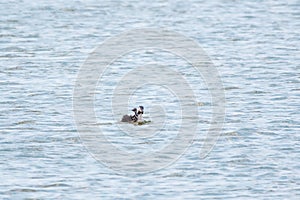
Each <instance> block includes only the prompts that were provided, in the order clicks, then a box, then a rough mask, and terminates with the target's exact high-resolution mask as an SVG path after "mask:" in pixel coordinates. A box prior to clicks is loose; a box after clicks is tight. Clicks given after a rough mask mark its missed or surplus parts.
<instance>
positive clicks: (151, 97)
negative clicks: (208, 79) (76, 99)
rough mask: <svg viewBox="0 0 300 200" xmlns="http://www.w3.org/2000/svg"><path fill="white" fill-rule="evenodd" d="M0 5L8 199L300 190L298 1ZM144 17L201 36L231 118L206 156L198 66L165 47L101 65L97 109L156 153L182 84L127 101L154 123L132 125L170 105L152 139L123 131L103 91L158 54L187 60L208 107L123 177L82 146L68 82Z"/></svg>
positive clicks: (1, 140) (110, 126) (107, 126)
mask: <svg viewBox="0 0 300 200" xmlns="http://www.w3.org/2000/svg"><path fill="white" fill-rule="evenodd" d="M0 13H1V16H0V86H1V87H0V94H1V97H0V103H1V106H0V111H1V112H0V131H1V134H0V177H1V182H0V199H23V198H26V199H154V198H155V199H232V198H238V199H254V198H258V199H299V197H300V176H299V174H300V120H299V119H300V114H299V113H300V58H299V55H300V48H299V44H300V40H299V35H300V2H299V1H298V0H290V1H287V2H284V1H273V0H265V1H264V0H255V1H239V0H238V1H225V0H213V1H201V0H200V1H196V0H189V1H172V2H167V1H156V0H154V1H151V3H149V2H146V1H96V0H88V1H72V2H71V1H69V2H64V1H50V2H48V1H38V2H35V1H29V0H24V1H2V2H1V3H0ZM141 27H151V28H161V27H163V28H167V29H169V30H173V31H176V32H178V33H180V34H183V35H184V36H186V37H189V38H191V39H193V40H195V41H196V42H198V43H199V45H200V46H201V47H202V48H203V49H204V50H205V51H206V53H207V54H208V55H209V57H210V58H211V60H212V62H213V63H214V64H215V66H216V67H217V69H218V70H219V73H220V76H221V78H222V82H223V86H224V91H225V96H226V103H225V106H226V118H225V123H224V127H223V131H222V134H221V136H220V138H219V140H218V142H217V144H216V145H215V146H214V148H213V150H212V151H211V152H210V154H209V155H208V156H207V157H206V158H205V159H200V158H199V152H200V149H201V145H202V141H203V138H204V137H205V134H206V132H207V129H208V127H209V123H210V120H211V117H212V116H211V115H212V112H211V109H212V108H211V97H210V96H209V91H208V90H207V87H206V85H205V81H203V80H202V78H201V76H197V75H195V73H194V72H193V70H191V69H192V68H190V67H188V63H186V62H185V61H182V60H180V59H178V58H172V57H170V56H168V55H166V52H159V51H158V52H156V51H152V50H145V51H142V52H131V54H128V55H124V56H123V57H120V58H118V59H117V60H115V62H114V63H112V65H111V68H110V69H108V70H107V71H106V73H105V74H104V75H103V77H102V79H101V80H102V83H105V84H102V85H101V81H100V82H99V84H98V85H97V88H96V93H95V115H96V117H97V119H98V123H97V125H99V126H101V127H102V128H103V130H104V132H105V134H106V136H107V137H108V138H109V140H110V141H112V143H115V144H116V145H118V144H119V145H120V146H119V148H120V149H122V150H124V151H128V152H131V153H141V152H147V151H156V150H157V149H160V148H162V145H165V144H167V143H168V142H170V140H172V137H173V136H174V135H172V133H174V132H176V131H177V130H178V129H179V127H180V122H181V118H180V117H179V116H180V114H181V112H180V101H179V100H178V99H176V98H177V97H176V94H173V93H170V91H169V90H168V89H167V88H162V87H159V85H152V86H149V87H148V88H147V89H146V90H145V88H140V89H139V90H137V91H136V93H135V94H134V95H132V97H131V99H130V100H129V104H130V105H136V104H143V105H144V106H145V119H151V121H152V123H150V124H148V125H145V126H133V125H132V126H131V125H128V126H127V125H124V127H125V128H127V129H128V128H129V129H130V128H132V129H133V130H134V131H140V130H141V129H147V128H151V126H153V127H155V124H156V123H159V122H160V121H159V120H156V119H161V115H160V114H159V113H160V112H158V113H156V112H154V111H161V112H164V113H165V112H166V113H167V114H166V115H165V119H164V120H166V121H165V122H166V123H165V124H166V126H164V128H163V131H161V132H160V133H159V134H157V135H154V136H153V137H154V138H146V139H145V138H135V136H134V135H130V134H129V135H126V134H124V133H123V132H122V131H120V130H119V128H120V127H121V126H120V124H119V122H118V120H119V119H120V118H121V115H122V113H118V112H117V113H114V114H112V112H111V109H110V107H109V105H110V99H109V96H108V97H107V99H105V97H106V96H104V97H103V91H108V92H109V91H111V90H112V89H113V88H114V86H115V85H116V84H117V82H118V81H119V80H120V79H121V78H122V76H123V75H124V73H125V74H126V73H127V72H128V71H130V69H132V68H134V67H138V66H139V65H141V64H147V63H149V64H157V63H159V64H164V65H166V64H167V65H169V66H171V67H172V68H173V69H176V70H178V71H181V72H182V73H183V74H184V77H185V79H186V80H187V82H188V83H189V84H190V85H191V87H192V88H193V89H194V91H195V94H196V98H197V99H196V101H197V106H198V112H199V119H198V126H197V134H196V138H195V140H194V142H193V143H192V144H191V146H190V148H188V149H187V151H186V152H185V153H184V154H183V155H182V156H181V157H180V158H179V159H178V160H176V161H174V162H173V163H171V164H170V165H168V166H166V167H164V168H163V169H161V170H158V171H154V172H151V173H145V174H120V173H118V172H116V171H113V170H112V169H110V168H109V167H106V166H105V165H103V164H102V163H101V162H98V161H97V160H95V159H94V158H93V156H92V155H91V153H90V152H89V151H88V150H87V149H86V148H85V147H84V145H83V144H82V141H81V140H80V137H79V134H78V132H77V130H76V126H75V122H74V117H73V101H72V100H73V98H72V97H73V89H74V85H75V82H76V77H77V73H78V71H79V69H80V67H81V66H83V64H84V62H85V60H86V59H87V57H88V56H89V53H90V52H92V51H93V50H94V49H95V48H96V47H97V46H98V45H99V44H101V43H102V42H104V41H105V40H107V39H109V38H110V37H112V36H115V35H117V34H120V33H122V32H124V31H127V30H129V29H133V28H141ZM112 69H116V70H115V71H114V70H112ZM126 70H127V71H126ZM122 73H123V74H122ZM140 80H141V82H142V81H143V78H141V79H140ZM102 98H104V99H105V100H103V102H102V101H101V99H102ZM154 102H155V103H154ZM106 105H107V106H106ZM126 109H127V108H126ZM126 109H125V110H126ZM129 109H130V108H128V110H129ZM147 109H148V110H147ZM151 109H152V111H151ZM129 111H130V110H129ZM147 112H148V114H147ZM149 113H152V115H151V116H150V115H149ZM122 126H123V125H122ZM124 127H123V128H124ZM130 137H131V138H134V141H131V140H130ZM149 137H150V136H149ZM109 156H112V157H113V156H114V155H109ZM157 162H159V160H158V161H157Z"/></svg>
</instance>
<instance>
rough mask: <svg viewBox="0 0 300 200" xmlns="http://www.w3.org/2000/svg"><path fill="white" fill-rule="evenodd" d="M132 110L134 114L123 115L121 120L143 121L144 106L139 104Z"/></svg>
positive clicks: (130, 121)
mask: <svg viewBox="0 0 300 200" xmlns="http://www.w3.org/2000/svg"><path fill="white" fill-rule="evenodd" d="M131 111H133V112H134V114H133V115H124V116H123V117H122V120H121V122H129V123H134V122H143V114H144V107H143V106H139V107H138V108H133V109H132V110H131Z"/></svg>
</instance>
